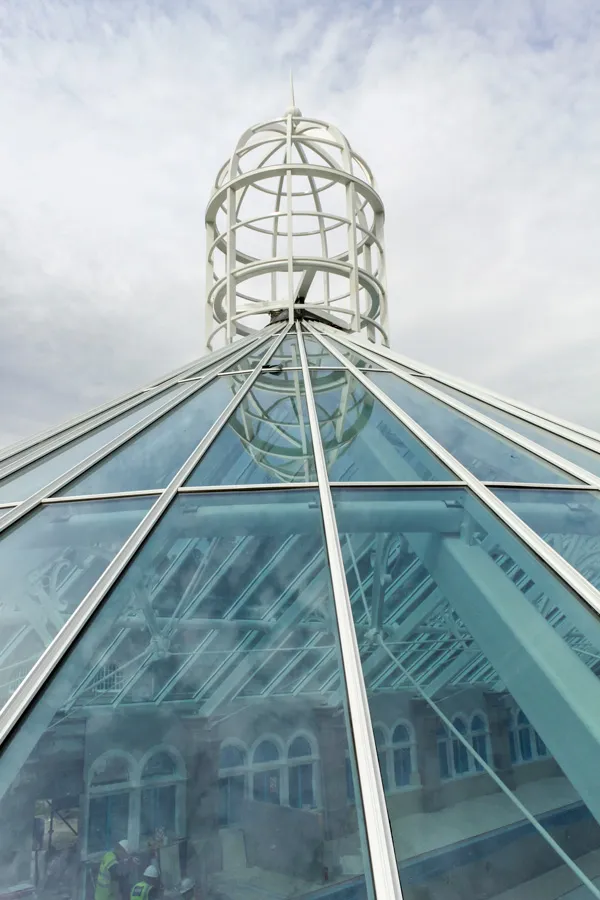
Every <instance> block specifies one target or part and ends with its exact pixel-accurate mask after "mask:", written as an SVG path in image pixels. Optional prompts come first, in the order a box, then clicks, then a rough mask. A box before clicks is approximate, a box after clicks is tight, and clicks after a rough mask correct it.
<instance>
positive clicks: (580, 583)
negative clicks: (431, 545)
mask: <svg viewBox="0 0 600 900" xmlns="http://www.w3.org/2000/svg"><path fill="white" fill-rule="evenodd" d="M322 342H323V343H324V344H325V346H327V347H328V349H329V350H330V352H331V353H333V355H337V356H338V359H339V358H340V355H339V354H338V353H337V351H336V350H335V348H334V347H332V346H331V345H329V342H328V341H327V339H326V338H322ZM346 362H347V366H348V369H349V370H350V371H351V372H352V374H353V375H354V376H355V377H356V378H357V379H358V380H359V381H360V382H362V383H363V384H364V385H365V387H369V386H370V389H371V390H372V391H373V393H374V394H375V396H376V397H377V398H378V399H379V400H380V401H381V402H382V403H383V404H384V406H386V407H387V409H388V410H389V411H390V412H391V413H393V414H394V415H395V416H396V418H398V419H399V420H400V421H401V422H402V423H403V424H404V425H406V427H407V428H408V429H409V430H410V431H412V433H413V434H414V435H415V436H416V437H417V438H419V440H421V441H422V442H423V443H424V444H425V445H426V446H427V447H428V448H429V449H430V450H431V451H432V452H433V453H434V454H435V455H436V456H438V457H439V458H440V459H441V460H442V462H445V463H446V465H447V467H448V468H449V469H450V470H451V471H452V472H454V474H455V475H457V476H458V478H460V479H461V480H462V481H464V482H465V484H466V485H467V487H468V488H470V489H471V490H472V492H473V493H474V494H475V495H476V496H477V497H479V499H480V500H481V501H482V502H483V503H484V505H485V506H486V507H487V508H488V509H489V510H490V511H491V512H492V513H494V514H496V515H497V516H498V517H499V518H500V519H501V520H502V521H503V522H504V523H505V525H508V527H509V528H510V529H511V530H512V531H513V532H515V534H516V535H517V536H518V537H519V538H520V539H521V540H522V541H523V543H524V544H525V545H526V546H528V547H529V548H530V549H531V550H533V552H534V553H535V554H536V556H538V557H541V558H542V559H543V560H544V562H545V563H547V565H548V566H549V567H550V568H551V569H552V571H553V572H554V574H555V575H556V576H557V577H558V578H560V579H561V580H562V581H563V582H565V583H566V584H567V585H568V586H569V587H570V588H571V589H572V590H574V591H575V593H576V594H578V595H579V596H580V597H581V598H582V600H583V601H584V602H585V603H587V604H588V606H590V607H591V608H592V609H593V610H594V612H595V613H598V614H600V592H599V591H598V590H597V589H596V588H595V587H594V586H593V585H592V584H591V583H590V582H589V581H588V580H587V579H586V578H584V577H583V576H582V575H581V574H580V573H579V572H578V571H577V570H576V569H574V568H573V566H571V565H570V564H569V563H568V562H567V561H566V560H565V559H564V557H562V556H560V554H558V553H557V552H556V551H555V550H554V549H553V548H552V547H551V546H550V545H549V544H547V543H546V542H545V541H544V540H543V539H542V538H540V537H539V535H538V534H536V532H535V531H533V529H531V528H530V527H529V526H528V525H526V524H525V522H523V520H522V519H520V518H519V517H518V516H517V515H516V514H515V513H513V511H512V510H511V509H510V507H508V506H506V504H505V503H503V502H502V501H501V500H499V498H498V497H496V495H495V494H494V493H493V492H492V491H490V489H489V488H487V487H486V486H485V485H484V484H483V483H482V482H481V481H479V479H478V478H476V477H475V476H474V475H473V474H472V473H471V472H469V470H468V469H466V468H465V467H464V466H463V465H462V464H461V463H459V462H458V460H457V459H456V458H455V457H454V456H452V454H451V453H449V452H448V451H447V450H446V449H445V448H444V447H442V445H441V444H439V443H438V442H437V441H436V440H434V438H432V437H431V435H429V434H428V433H427V432H426V431H425V430H424V429H423V428H421V426H420V425H418V424H417V423H416V422H415V421H414V420H413V419H411V417H410V416H409V415H408V414H407V413H405V412H404V410H402V409H401V408H400V407H399V406H398V405H397V404H396V403H394V402H393V401H392V400H391V399H390V398H389V397H388V396H387V394H386V393H385V391H382V390H381V388H380V387H379V386H378V385H376V384H374V383H373V382H370V380H369V379H368V378H367V377H366V376H365V375H363V373H362V372H361V371H360V370H359V369H357V368H356V366H354V365H352V363H350V362H348V361H346Z"/></svg>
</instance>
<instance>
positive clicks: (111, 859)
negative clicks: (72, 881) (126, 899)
mask: <svg viewBox="0 0 600 900" xmlns="http://www.w3.org/2000/svg"><path fill="white" fill-rule="evenodd" d="M117 863H118V860H117V855H116V853H115V852H114V850H109V851H108V853H105V854H104V856H103V857H102V862H101V863H100V870H99V872H98V880H97V881H96V892H95V894H94V900H119V889H118V887H117V885H116V884H115V883H114V881H112V879H111V877H110V870H111V869H112V868H113V866H116V865H117Z"/></svg>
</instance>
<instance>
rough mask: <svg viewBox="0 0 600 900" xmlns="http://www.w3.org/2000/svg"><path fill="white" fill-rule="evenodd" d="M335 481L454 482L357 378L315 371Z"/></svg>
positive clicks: (315, 389) (325, 444)
mask: <svg viewBox="0 0 600 900" xmlns="http://www.w3.org/2000/svg"><path fill="white" fill-rule="evenodd" d="M311 380H312V385H313V392H314V395H315V403H316V406H317V415H318V418H319V424H320V426H321V439H322V441H323V448H324V450H325V456H326V459H327V467H328V471H329V477H330V478H331V480H332V481H454V480H455V477H456V476H454V475H452V474H451V473H450V472H449V471H448V469H446V467H445V466H444V465H442V463H441V462H439V461H438V460H437V459H436V458H435V457H434V456H433V454H431V453H430V452H429V451H428V450H426V449H425V447H423V445H422V444H421V443H420V442H419V441H418V440H417V439H416V438H414V437H413V436H412V435H411V434H410V433H409V432H408V431H407V429H406V428H405V427H404V425H402V424H401V423H400V422H399V421H398V419H396V418H395V417H394V416H392V414H391V413H389V412H388V411H387V410H386V409H385V407H384V406H383V405H382V404H381V403H380V402H379V401H378V400H376V399H375V397H374V396H373V395H372V394H371V392H370V391H369V390H367V388H365V387H363V385H362V384H360V382H359V381H357V379H356V378H354V376H353V375H351V374H350V373H349V372H344V371H337V372H336V371H332V370H330V369H323V370H321V371H319V372H316V371H314V370H313V371H311Z"/></svg>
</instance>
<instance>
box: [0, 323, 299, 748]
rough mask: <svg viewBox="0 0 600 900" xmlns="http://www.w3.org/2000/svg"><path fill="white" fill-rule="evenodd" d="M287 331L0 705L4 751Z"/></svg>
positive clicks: (272, 347) (272, 345) (273, 345)
mask: <svg viewBox="0 0 600 900" xmlns="http://www.w3.org/2000/svg"><path fill="white" fill-rule="evenodd" d="M288 332H289V326H288V327H286V328H285V329H284V330H283V332H282V334H281V335H279V339H278V340H275V341H273V343H272V344H271V345H270V346H269V348H268V349H267V351H266V353H265V354H264V356H263V357H262V359H261V360H260V362H259V364H258V365H257V366H256V368H255V370H254V372H253V373H252V374H251V375H249V376H248V378H247V379H246V381H245V382H244V384H243V386H242V387H241V388H240V390H239V391H238V393H237V394H235V396H234V397H232V399H231V401H230V402H229V403H228V404H227V406H226V407H225V409H224V410H223V411H222V412H221V414H220V415H219V417H218V418H217V419H216V420H215V422H214V423H213V424H212V426H211V427H210V428H209V430H208V432H207V433H206V434H205V436H204V437H203V439H202V440H201V441H200V442H199V443H198V444H197V445H196V447H195V448H194V450H193V451H192V453H191V454H190V455H189V456H188V458H187V459H186V461H185V462H184V463H183V465H182V466H181V467H180V469H179V470H178V472H177V473H176V474H175V475H174V477H173V478H172V479H171V481H170V482H169V484H168V485H167V487H166V488H165V489H164V490H163V491H162V492H161V494H160V496H159V497H158V498H157V500H156V502H155V503H154V504H153V505H152V506H151V508H150V509H149V510H148V512H147V513H146V515H145V516H144V518H143V519H142V521H141V522H140V523H139V525H138V526H137V528H136V529H135V530H134V531H133V532H132V534H131V535H130V536H129V538H128V539H127V540H126V541H125V543H124V544H123V546H122V547H121V549H120V550H119V551H118V553H117V554H116V555H115V556H114V557H113V559H112V560H111V561H110V563H109V564H108V566H107V567H106V569H105V570H104V572H103V573H102V575H101V576H100V578H99V579H98V580H97V581H96V583H95V584H94V585H93V587H92V588H91V589H90V590H89V591H88V593H87V594H86V596H85V597H84V598H83V600H82V601H81V603H80V604H79V606H78V607H77V608H76V609H75V611H74V612H73V613H72V615H71V616H70V617H69V618H68V619H67V621H66V622H65V624H64V625H63V627H62V628H61V630H60V631H59V632H58V634H57V635H56V637H55V638H54V640H53V641H52V642H51V643H50V644H49V645H48V647H46V649H45V650H44V652H43V653H42V655H41V656H40V658H39V659H38V660H37V662H36V663H35V664H34V665H33V666H32V668H31V669H30V671H29V672H28V673H27V675H26V676H25V678H24V679H23V681H22V682H21V684H20V685H19V686H18V687H17V688H16V689H15V691H14V693H13V694H11V696H10V697H9V699H8V700H7V701H6V703H5V704H4V706H3V707H2V708H1V709H0V750H1V748H2V746H3V744H4V743H5V741H7V740H8V739H9V738H10V736H11V734H12V732H13V730H14V729H15V728H16V727H17V726H18V724H19V722H20V721H21V720H22V718H23V716H24V715H25V714H26V712H27V710H28V709H29V707H30V705H31V704H32V703H33V702H34V700H35V699H36V697H37V696H38V694H39V693H40V692H41V691H42V690H43V688H44V685H45V684H46V683H47V682H48V680H49V679H50V678H51V676H52V674H53V673H54V671H55V670H56V668H57V667H58V665H59V664H60V662H61V661H62V659H63V658H64V657H65V655H66V654H67V652H68V651H69V649H70V648H71V647H72V646H73V644H74V643H75V641H76V640H77V638H78V637H79V635H80V634H81V632H82V631H83V629H84V628H85V626H86V625H87V623H88V622H89V620H90V619H91V617H92V616H93V615H94V613H95V612H96V610H97V609H98V608H99V606H100V605H101V603H102V601H103V600H104V598H105V597H106V595H107V594H108V592H109V591H110V590H111V588H112V587H113V585H114V584H115V583H116V582H117V580H118V579H119V577H120V576H121V575H122V573H123V572H124V570H125V568H126V567H127V565H128V564H129V563H130V562H131V560H132V559H133V557H134V556H135V555H136V554H137V552H138V551H139V549H140V548H141V547H142V545H143V544H144V543H145V541H146V540H147V538H148V537H149V535H150V534H151V533H152V531H153V530H154V528H155V527H156V525H157V524H158V522H159V521H160V520H161V519H162V518H163V517H164V515H165V513H166V512H167V510H168V509H169V507H170V506H171V504H172V502H173V501H174V500H175V498H176V497H177V495H178V492H179V489H180V488H181V487H182V486H183V485H184V483H185V481H187V479H188V478H189V476H190V475H191V474H192V472H193V471H194V469H195V468H196V466H197V465H198V463H199V462H200V460H201V459H202V457H203V456H204V455H205V454H206V453H207V451H208V450H209V449H210V447H211V446H212V445H213V443H214V441H215V440H216V439H217V437H218V435H219V434H220V433H221V431H222V429H223V428H224V427H225V425H226V424H227V422H228V420H229V418H230V416H231V415H233V414H234V413H235V410H236V409H237V408H238V406H239V405H240V403H241V402H242V401H243V399H244V397H245V396H246V395H247V394H248V392H249V391H250V389H251V388H252V385H253V384H254V382H255V381H256V380H257V379H258V378H259V376H260V373H261V371H262V366H263V365H264V364H265V363H267V362H268V361H269V359H270V358H271V357H272V356H273V354H274V353H275V351H276V350H277V348H278V347H279V345H280V344H281V342H282V341H283V340H284V339H285V337H286V335H287V334H288Z"/></svg>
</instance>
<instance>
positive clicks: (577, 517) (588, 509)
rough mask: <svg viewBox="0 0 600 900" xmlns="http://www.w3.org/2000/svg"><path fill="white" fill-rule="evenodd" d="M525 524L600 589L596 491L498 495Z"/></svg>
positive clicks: (599, 522) (599, 505)
mask: <svg viewBox="0 0 600 900" xmlns="http://www.w3.org/2000/svg"><path fill="white" fill-rule="evenodd" d="M494 493H496V494H497V495H498V497H499V499H500V500H502V502H503V503H506V505H507V506H509V507H510V508H511V509H512V510H513V511H514V512H515V513H516V514H517V515H518V516H519V518H521V519H523V521H524V522H526V523H527V525H529V527H530V528H533V530H534V531H536V532H537V533H538V534H539V535H540V537H543V538H544V540H545V541H546V542H547V543H548V544H550V546H551V547H553V548H554V549H555V550H556V552H557V553H560V555H561V556H563V557H564V558H565V559H566V560H567V562H569V563H570V564H571V565H572V566H573V568H575V569H577V570H578V571H579V572H581V574H582V575H583V576H584V578H587V580H588V581H590V582H591V583H592V584H593V585H594V587H596V588H599V589H600V496H599V495H598V494H596V493H594V492H593V491H565V490H559V491H553V490H551V489H550V490H538V489H530V490H525V489H523V490H513V489H512V488H511V489H508V488H497V489H496V490H495V492H494Z"/></svg>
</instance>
